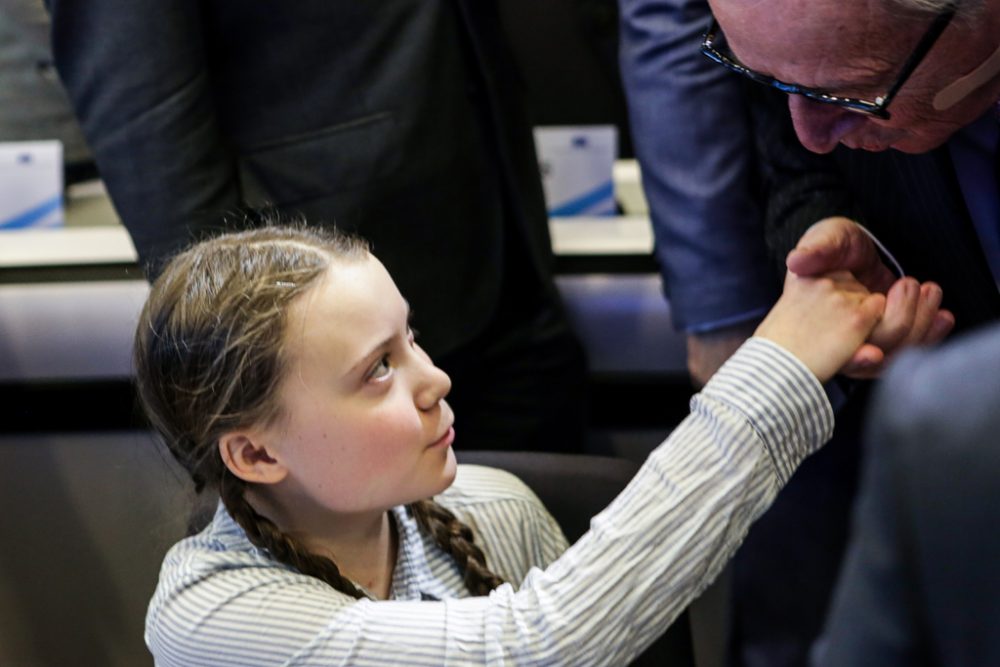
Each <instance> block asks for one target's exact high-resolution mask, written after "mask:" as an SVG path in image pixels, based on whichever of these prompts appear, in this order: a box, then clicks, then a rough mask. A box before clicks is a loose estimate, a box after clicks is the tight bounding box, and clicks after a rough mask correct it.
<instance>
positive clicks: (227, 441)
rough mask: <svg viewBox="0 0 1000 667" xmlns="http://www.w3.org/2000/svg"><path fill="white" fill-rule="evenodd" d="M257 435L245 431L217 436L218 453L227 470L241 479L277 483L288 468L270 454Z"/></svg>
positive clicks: (283, 477) (260, 482) (259, 482)
mask: <svg viewBox="0 0 1000 667" xmlns="http://www.w3.org/2000/svg"><path fill="white" fill-rule="evenodd" d="M259 436H260V434H257V433H249V432H246V431H233V432H231V433H225V434H223V436H222V437H221V438H219V454H220V455H221V456H222V462H223V463H225V464H226V467H227V468H229V471H230V472H231V473H233V474H234V475H236V476H237V477H239V478H240V479H242V480H243V481H245V482H256V483H258V484H277V483H278V482H280V481H281V480H283V479H285V477H286V476H287V475H288V469H287V468H286V467H285V466H284V465H282V464H281V462H280V461H279V460H277V459H276V458H274V457H273V456H271V453H270V452H268V450H267V448H266V447H265V446H264V444H263V441H262V439H261V438H260V437H259Z"/></svg>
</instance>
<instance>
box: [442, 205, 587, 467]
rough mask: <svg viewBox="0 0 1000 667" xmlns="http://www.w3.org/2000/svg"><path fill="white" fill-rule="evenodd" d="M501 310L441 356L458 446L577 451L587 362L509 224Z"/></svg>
mask: <svg viewBox="0 0 1000 667" xmlns="http://www.w3.org/2000/svg"><path fill="white" fill-rule="evenodd" d="M505 236H506V238H505V243H506V247H505V249H504V250H505V252H504V267H503V269H504V275H503V284H502V287H501V292H500V298H499V301H498V304H497V310H496V313H495V314H494V316H493V318H492V319H491V321H490V324H489V325H488V326H487V328H486V329H485V330H484V331H483V332H482V333H481V334H480V335H479V336H477V337H476V338H475V339H473V340H472V341H471V342H470V343H468V344H466V345H463V346H462V347H461V348H459V349H458V350H455V351H453V352H449V353H447V354H445V355H443V356H440V357H438V358H435V363H437V365H438V366H440V367H441V368H442V369H443V370H444V371H445V372H447V373H448V374H449V375H450V376H451V380H452V393H451V394H450V395H449V397H448V402H449V403H450V404H451V406H452V408H454V410H455V447H456V448H457V449H463V450H472V449H493V450H507V451H548V452H563V453H579V452H582V451H583V450H584V443H585V437H586V427H587V396H588V390H587V364H586V356H585V354H584V350H583V347H582V345H581V344H580V342H579V340H578V339H577V337H576V335H575V334H574V333H573V331H572V329H571V328H570V325H569V321H568V320H567V318H566V314H565V311H564V309H563V306H562V301H561V299H560V296H559V293H558V291H557V289H556V287H555V285H554V284H553V283H552V281H551V280H550V279H549V278H545V277H542V276H540V275H539V272H538V270H537V268H536V267H535V265H534V263H533V262H532V261H530V260H529V258H528V251H527V248H526V247H525V244H524V240H523V239H522V238H520V236H519V235H518V234H517V233H516V231H515V228H514V227H513V226H512V225H508V227H507V230H506V234H505Z"/></svg>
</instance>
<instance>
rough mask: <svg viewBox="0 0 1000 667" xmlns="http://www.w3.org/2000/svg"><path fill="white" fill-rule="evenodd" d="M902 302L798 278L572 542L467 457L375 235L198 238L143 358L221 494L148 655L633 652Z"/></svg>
mask: <svg viewBox="0 0 1000 667" xmlns="http://www.w3.org/2000/svg"><path fill="white" fill-rule="evenodd" d="M883 307H884V299H883V297H881V296H879V295H871V294H868V293H867V291H865V290H864V288H863V287H861V286H860V285H859V284H858V283H856V282H855V281H853V280H852V279H851V278H850V277H849V276H848V275H846V274H845V275H840V276H834V277H828V278H823V279H811V280H800V279H795V278H794V277H790V278H789V279H788V280H787V281H786V287H785V293H784V295H783V296H782V297H781V300H780V301H779V302H778V304H777V305H776V306H775V308H774V309H773V310H772V312H771V313H770V315H769V316H768V317H767V319H765V321H764V322H763V323H762V324H761V326H760V328H759V329H758V331H757V336H756V337H755V338H753V339H752V340H750V341H749V342H748V343H747V344H746V345H745V346H744V347H743V348H742V349H741V350H740V351H739V352H737V354H736V355H735V356H734V357H733V358H732V360H731V361H729V362H728V363H727V364H726V365H725V366H724V368H723V369H722V370H720V371H719V373H718V374H717V375H716V376H715V378H714V379H713V380H712V381H711V382H709V384H708V385H707V386H706V387H705V389H704V390H703V391H702V392H701V393H700V394H699V395H698V396H697V397H695V398H694V399H693V400H692V414H691V415H690V416H689V417H688V418H687V419H686V420H685V421H684V422H683V423H682V424H681V425H680V426H678V427H677V429H676V430H675V431H674V432H673V434H672V435H671V436H670V438H668V439H667V440H666V441H665V442H664V443H663V444H662V445H660V447H659V448H657V450H656V451H654V452H653V453H652V454H651V455H650V457H649V459H648V461H647V462H646V463H645V465H644V466H643V467H642V469H641V470H640V472H639V473H638V474H637V476H636V478H635V479H634V480H633V481H632V483H631V484H630V485H629V486H628V488H627V489H626V490H625V491H624V492H623V493H622V494H621V496H619V498H617V499H616V500H615V501H614V502H613V503H612V504H611V505H610V506H609V507H608V508H607V509H606V510H605V511H604V512H602V513H601V514H600V515H598V516H597V517H596V518H595V519H594V521H593V524H592V527H591V530H590V531H589V532H588V533H587V534H586V535H584V536H583V537H582V538H581V539H580V540H579V541H578V542H577V543H576V544H575V545H574V546H573V547H572V548H568V549H567V544H566V540H565V538H564V537H563V536H562V533H561V532H560V530H559V528H558V526H557V525H556V524H555V522H554V520H553V519H552V517H551V516H549V515H548V513H547V512H546V511H545V509H544V507H542V506H541V504H540V503H539V501H538V500H537V499H536V497H535V496H534V495H533V494H532V493H531V492H530V491H529V490H528V489H527V488H526V487H525V486H524V485H523V484H522V483H521V482H519V481H518V480H517V479H516V478H514V477H513V476H511V475H509V474H507V473H504V472H501V471H497V470H493V469H488V468H481V467H475V466H456V463H455V457H454V454H453V452H452V447H451V446H452V443H453V441H454V440H455V438H456V430H455V428H454V427H453V422H454V420H455V416H454V415H453V414H452V412H451V409H450V408H449V407H448V404H447V402H446V400H445V396H446V395H447V394H448V391H449V389H450V381H449V379H448V377H447V376H446V375H445V374H444V373H443V372H441V371H440V370H438V369H437V368H436V367H435V366H434V365H433V363H432V362H431V360H430V359H429V358H428V357H427V356H426V355H425V354H424V352H423V351H422V350H421V349H420V347H419V346H418V345H417V343H416V342H415V340H414V336H415V334H414V332H413V331H412V330H411V329H410V327H409V325H408V317H409V310H408V306H407V303H406V301H405V300H404V299H403V297H402V296H401V295H400V293H399V292H398V290H397V289H396V286H395V284H394V283H393V281H392V279H391V278H390V277H389V274H388V273H387V272H386V270H385V268H384V267H383V266H382V265H381V264H380V263H379V262H378V260H376V259H375V258H374V257H373V256H372V255H371V254H369V252H368V251H367V249H366V248H365V246H364V245H363V244H362V243H361V242H359V241H357V240H354V239H351V238H347V237H344V236H340V235H336V234H332V233H329V232H320V231H318V230H317V229H315V228H309V229H308V230H307V229H297V228H284V227H269V228H263V229H260V230H256V231H251V232H245V233H240V234H230V235H226V236H222V237H219V238H215V239H212V240H209V241H205V242H202V243H200V244H197V245H195V246H193V247H192V248H191V249H189V250H188V251H186V252H184V253H183V254H181V255H179V256H178V257H176V258H175V259H174V260H173V261H172V262H171V263H170V264H169V265H168V266H167V268H166V269H165V271H164V272H163V274H162V275H161V276H160V278H159V279H158V280H157V281H156V283H155V284H154V285H153V289H152V292H151V294H150V296H149V300H148V301H147V303H146V306H145V308H144V310H143V312H142V315H141V319H140V322H139V326H138V330H137V334H136V347H135V363H136V370H137V376H138V386H139V390H140V396H141V399H142V402H143V404H144V406H145V408H146V410H147V412H148V415H149V417H150V418H151V420H152V422H153V424H154V425H155V427H156V428H157V429H158V430H159V431H160V433H161V434H162V436H163V438H164V440H165V442H166V444H167V446H168V447H169V448H170V451H171V452H172V453H173V455H174V456H175V457H176V458H177V460H178V461H179V462H180V463H181V464H182V465H183V466H184V467H185V468H186V469H187V470H188V471H189V472H190V474H191V477H192V478H193V480H194V482H195V486H196V487H197V489H198V490H199V491H200V490H202V489H203V488H209V489H217V490H218V492H219V495H220V497H221V502H220V504H219V507H218V510H217V512H216V514H215V517H214V519H213V520H212V522H211V523H210V525H209V526H208V527H207V528H206V529H205V530H204V531H202V532H201V533H200V534H197V535H195V536H193V537H190V538H187V539H185V540H182V541H181V542H180V543H179V544H177V545H176V546H175V547H174V548H173V549H171V551H170V552H169V553H168V554H167V556H166V559H165V561H164V564H163V569H162V572H161V575H160V582H159V586H158V588H157V590H156V593H155V595H154V597H153V600H152V602H151V603H150V607H149V614H148V617H147V621H146V642H147V644H148V645H149V648H150V650H151V651H152V653H153V655H154V656H155V658H156V662H157V664H158V665H185V666H190V665H226V664H233V665H258V664H259V665H265V664H266V665H272V664H295V665H306V664H308V665H347V664H350V665H357V664H378V665H381V664H386V665H388V664H405V665H445V664H449V665H451V664H556V663H558V664H566V665H605V664H626V663H627V662H628V661H629V660H630V659H631V658H632V657H634V656H636V655H637V654H638V653H639V652H641V651H642V650H643V649H644V648H645V647H646V646H647V645H648V644H650V643H651V642H652V641H653V640H654V639H655V638H656V637H657V636H658V635H659V634H661V633H662V632H663V631H665V629H666V628H667V627H668V625H669V624H670V623H671V621H672V620H673V619H674V618H675V617H676V616H677V615H678V614H679V613H680V611H681V610H683V609H684V608H685V607H686V606H687V605H688V603H689V602H690V601H691V600H692V599H693V598H694V597H695V596H696V595H697V594H698V593H699V592H700V591H701V590H702V589H703V588H704V587H705V586H706V585H707V584H708V583H709V582H710V581H711V580H712V578H713V577H714V576H715V575H716V574H717V573H718V571H719V570H720V568H721V567H722V565H723V564H724V562H725V561H726V559H727V558H728V557H729V556H730V555H731V553H732V552H733V551H734V550H735V548H736V546H737V545H738V543H739V542H740V540H741V539H742V537H743V535H744V534H745V532H746V530H747V528H748V526H749V525H750V523H751V522H752V521H753V520H754V519H755V518H756V517H757V516H759V515H760V514H761V513H762V512H763V511H764V510H765V509H766V508H767V506H768V504H769V503H770V502H771V500H772V499H773V498H774V496H775V494H776V493H777V491H778V489H779V488H780V487H781V485H782V484H783V483H784V482H785V481H786V480H787V479H788V477H789V475H791V474H792V472H793V471H794V470H795V467H796V466H797V465H798V463H799V462H800V461H801V460H802V459H803V458H804V457H805V456H806V455H808V454H809V453H810V452H812V451H813V450H815V449H816V448H817V447H819V446H820V445H821V444H822V443H823V442H824V441H825V440H826V439H827V438H828V437H829V435H830V432H831V429H832V422H833V418H832V412H831V409H830V406H829V404H828V401H827V399H826V396H825V394H824V392H823V389H822V387H821V384H820V383H821V382H823V381H825V380H827V379H829V378H830V377H831V376H832V375H833V374H834V373H835V372H836V370H837V369H838V368H839V367H840V366H841V365H843V364H844V363H845V362H846V361H847V360H848V359H849V358H850V357H851V356H852V353H855V351H856V350H858V349H859V347H861V346H862V344H863V341H864V339H865V338H866V337H867V335H868V333H869V332H870V330H871V328H872V327H873V326H874V324H875V323H876V321H877V320H878V319H879V317H880V314H881V311H882V308H883ZM459 430H460V428H459ZM459 437H460V436H459ZM585 492H586V491H585V490H581V493H585Z"/></svg>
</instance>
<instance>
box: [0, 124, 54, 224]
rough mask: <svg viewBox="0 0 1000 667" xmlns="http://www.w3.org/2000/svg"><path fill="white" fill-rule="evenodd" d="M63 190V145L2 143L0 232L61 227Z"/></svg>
mask: <svg viewBox="0 0 1000 667" xmlns="http://www.w3.org/2000/svg"><path fill="white" fill-rule="evenodd" d="M62 190H63V149H62V142H60V141H12V142H0V231H5V230H10V229H27V228H37V227H58V226H61V225H62V224H63V220H64V217H63V201H62Z"/></svg>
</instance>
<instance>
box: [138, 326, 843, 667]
mask: <svg viewBox="0 0 1000 667" xmlns="http://www.w3.org/2000/svg"><path fill="white" fill-rule="evenodd" d="M691 408H692V413H691V415H690V416H689V417H688V418H687V419H686V420H685V421H684V422H683V423H682V424H680V425H679V426H678V427H677V428H676V429H675V431H674V432H673V433H672V434H671V436H670V437H669V438H668V439H667V440H666V441H665V442H664V443H663V444H662V445H660V447H658V448H657V449H656V450H655V451H654V452H653V453H652V454H651V455H650V457H649V459H648V460H647V461H646V463H645V464H644V465H643V467H642V468H641V469H640V471H639V473H638V474H637V475H636V477H635V479H634V480H633V481H632V482H631V483H630V484H629V486H628V487H627V488H626V489H625V491H624V492H623V493H622V494H621V495H620V496H619V497H618V498H617V499H616V500H615V501H614V502H612V504H611V505H610V506H609V507H608V508H607V509H606V510H605V511H604V512H602V513H601V514H599V515H598V516H597V517H595V518H594V520H593V522H592V524H591V529H590V531H589V532H588V533H586V534H585V535H584V536H583V537H582V538H580V540H579V541H577V543H576V544H574V545H573V546H572V547H570V548H568V549H567V548H566V541H565V538H563V536H562V533H561V532H560V531H559V528H558V527H557V525H556V524H555V522H554V520H553V519H552V518H551V516H549V514H548V513H547V512H546V511H545V509H544V508H543V507H542V506H541V504H540V503H539V501H538V500H537V498H536V497H535V496H534V495H533V494H532V493H531V491H530V490H528V489H527V488H526V487H525V486H524V485H523V484H522V483H520V482H519V481H518V480H517V479H516V478H514V477H512V476H511V475H509V474H507V473H505V472H501V471H498V470H493V469H489V468H482V467H477V466H460V467H459V474H458V477H457V479H456V481H455V484H454V485H453V486H452V488H450V489H449V490H448V491H447V492H445V493H444V494H442V495H441V496H440V497H439V498H438V500H439V501H440V502H441V503H442V504H444V505H446V506H448V507H449V508H451V509H452V510H453V511H454V512H456V513H457V514H458V515H459V516H460V517H461V518H462V519H463V520H464V521H466V522H468V523H469V524H470V525H471V526H472V527H473V529H474V531H475V532H476V537H477V541H478V542H479V543H480V544H481V545H482V546H483V548H484V551H485V552H486V554H487V559H488V561H489V564H490V566H491V567H492V568H493V569H494V570H495V571H496V572H497V573H498V574H501V575H502V576H503V577H505V578H506V579H507V581H509V582H512V583H508V584H504V585H503V586H501V587H499V588H497V589H496V590H494V591H493V592H492V593H491V594H490V595H489V596H486V597H468V593H467V592H466V591H465V589H464V586H463V585H462V582H461V578H460V576H459V573H458V571H457V568H456V567H455V564H454V563H453V562H452V561H451V559H450V558H449V557H448V556H447V555H445V554H444V553H442V552H441V551H440V550H439V549H438V548H437V547H436V546H435V545H434V544H432V542H431V541H429V540H428V539H425V538H424V537H423V536H422V535H421V534H420V533H419V531H418V529H417V527H416V525H415V524H414V522H413V521H412V520H411V519H410V518H409V517H408V516H407V515H406V512H405V510H403V509H401V508H396V509H394V510H393V516H394V518H395V520H396V522H397V526H398V527H399V528H400V538H401V539H400V553H399V558H398V561H397V565H396V572H395V575H394V580H393V586H392V596H391V599H390V600H387V601H374V600H360V601H358V600H354V599H353V598H350V597H348V596H346V595H343V594H341V593H339V592H337V591H335V590H333V589H332V588H330V587H329V586H327V585H326V584H324V583H323V582H320V581H319V580H316V579H313V578H311V577H307V576H304V575H302V574H299V573H297V572H295V571H294V570H291V569H290V568H288V567H286V566H283V565H281V564H279V563H276V562H275V561H273V560H271V559H270V558H269V557H268V556H267V554H266V553H264V552H261V551H259V550H257V549H255V548H254V547H253V546H252V545H250V543H249V542H248V541H247V539H246V536H245V535H244V534H243V532H242V530H241V529H240V528H239V527H238V526H236V525H235V523H234V522H233V521H232V520H231V519H230V518H229V516H228V515H227V514H226V512H225V511H224V510H222V509H220V510H219V512H218V513H217V514H216V516H215V519H214V521H213V522H212V524H211V525H210V526H209V527H208V528H207V529H206V530H205V531H204V532H202V533H201V534H199V535H197V536H195V537H192V538H188V539H186V540H184V541H182V542H180V543H179V544H177V545H176V546H175V547H174V548H173V549H172V550H171V551H170V552H169V553H168V555H167V557H166V560H165V562H164V565H163V570H162V572H161V575H160V583H159V586H158V588H157V590H156V593H155V596H154V597H153V600H152V602H151V603H150V607H149V614H148V616H147V619H146V642H147V644H148V645H149V647H150V650H151V651H152V653H153V655H154V656H155V658H156V662H157V664H158V665H164V666H166V665H178V666H180V665H435V666H436V665H574V666H576V665H622V664H627V663H628V661H629V660H630V659H631V658H633V657H634V656H636V655H637V654H638V653H639V652H641V651H642V650H643V649H644V648H645V647H646V646H648V645H649V644H650V643H651V642H652V641H653V640H654V639H655V638H656V637H657V636H658V635H659V634H661V633H662V632H663V631H664V630H665V629H666V628H667V627H668V626H669V624H670V623H671V622H672V621H673V620H674V619H675V618H676V617H677V615H678V614H679V613H680V612H681V611H682V610H683V609H684V608H685V607H686V606H687V605H688V604H689V603H690V601H691V600H692V599H693V598H694V597H696V596H697V595H698V593H700V592H701V590H702V589H703V588H704V587H705V586H707V585H708V584H709V583H710V582H711V581H712V579H713V578H714V577H715V575H716V574H717V573H718V572H719V570H720V569H721V568H722V566H723V564H724V563H725V561H726V560H727V559H728V558H729V556H730V555H731V554H732V553H733V551H734V550H735V549H736V547H737V546H738V545H739V543H740V541H741V540H742V538H743V536H744V535H745V533H746V531H747V529H748V527H749V525H750V523H751V522H752V521H753V520H754V519H755V518H756V517H757V516H759V515H760V514H761V513H762V512H763V511H764V510H765V509H766V508H767V507H768V505H769V504H770V503H771V501H772V500H773V498H774V496H775V494H776V493H777V491H778V489H780V487H781V486H782V484H783V483H784V481H785V480H787V479H788V477H789V476H790V475H791V474H792V472H793V471H794V470H795V468H796V466H797V465H798V464H799V462H800V461H801V460H802V459H803V458H804V457H805V456H807V455H808V454H809V453H810V452H812V451H813V450H815V449H816V448H818V447H819V446H820V445H821V444H822V443H823V442H825V441H826V440H827V439H828V438H829V437H830V434H831V432H832V428H833V413H832V411H831V409H830V406H829V403H828V401H827V399H826V396H825V394H824V392H823V389H822V387H821V386H820V384H819V383H818V381H817V380H816V379H815V378H814V377H813V376H812V375H811V374H810V373H809V372H808V370H807V369H805V368H804V367H803V366H802V365H801V364H800V363H799V362H798V360H796V359H795V358H794V357H792V356H791V355H789V354H788V353H787V352H785V351H784V350H782V349H781V348H779V347H778V346H777V345H774V344H773V343H770V342H768V341H765V340H762V339H751V340H750V341H748V342H747V343H746V344H745V345H744V346H743V347H742V348H741V349H740V351H739V352H737V354H736V355H734V357H733V358H732V359H731V360H730V361H729V362H727V364H726V365H725V366H723V368H722V369H721V370H720V371H719V373H717V374H716V376H715V378H713V379H712V381H711V382H709V384H708V385H707V386H706V387H705V389H704V390H703V391H702V392H701V393H700V394H699V395H697V396H696V397H695V398H694V399H692V403H691ZM580 493H586V489H580Z"/></svg>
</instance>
